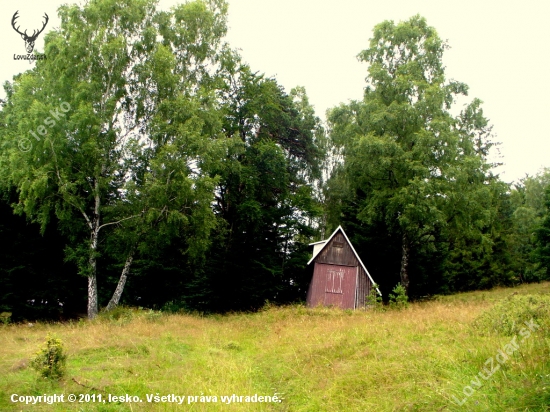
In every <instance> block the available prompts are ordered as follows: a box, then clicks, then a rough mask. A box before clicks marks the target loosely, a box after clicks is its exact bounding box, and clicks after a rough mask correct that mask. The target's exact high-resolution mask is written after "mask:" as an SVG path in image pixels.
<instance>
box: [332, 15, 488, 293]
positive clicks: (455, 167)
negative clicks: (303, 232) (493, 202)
mask: <svg viewBox="0 0 550 412" xmlns="http://www.w3.org/2000/svg"><path fill="white" fill-rule="evenodd" d="M446 47H447V46H446V44H445V42H443V41H442V40H441V39H440V38H439V36H438V35H437V32H436V30H435V29H434V28H432V27H430V26H428V24H427V23H426V20H425V19H424V18H422V17H420V16H414V17H412V18H411V19H409V20H408V21H405V22H401V23H399V24H395V23H394V22H392V21H385V22H383V23H381V24H379V25H377V26H376V27H375V28H374V33H373V37H372V38H371V40H370V44H369V48H367V49H366V50H364V51H362V52H361V53H360V54H359V59H360V60H361V61H363V62H366V63H368V65H369V66H368V76H367V79H366V80H367V87H366V89H365V93H364V98H363V100H362V101H354V102H350V103H349V104H347V105H341V106H339V107H336V108H334V109H332V110H331V112H330V114H329V125H330V129H331V130H330V133H331V139H332V141H333V142H334V144H335V145H336V146H337V147H340V148H342V153H343V156H344V162H343V167H342V168H341V169H340V173H339V174H337V176H334V177H333V183H332V186H333V187H334V186H340V187H342V186H343V185H346V186H347V187H348V192H347V193H348V195H347V196H349V197H348V198H347V199H342V204H344V203H348V205H346V206H345V207H347V208H348V211H349V210H350V209H353V210H354V213H355V217H356V218H357V219H358V220H359V221H360V222H363V224H366V225H367V226H370V227H380V225H383V226H384V227H385V231H386V232H387V233H389V234H390V235H391V237H392V239H399V243H400V249H401V251H400V256H401V262H400V281H401V284H402V285H403V286H404V287H405V288H406V289H407V291H408V290H409V286H410V278H409V271H410V259H411V253H412V251H413V250H414V249H416V250H419V249H420V248H422V247H424V246H425V245H427V244H429V243H433V242H434V241H435V239H436V238H437V237H439V235H440V234H441V233H442V232H445V236H446V238H447V240H448V239H449V236H451V233H454V234H457V233H458V232H459V231H464V232H465V231H468V232H476V233H477V234H479V235H480V236H482V234H481V232H480V230H481V229H482V228H483V227H484V225H486V224H487V223H488V222H489V220H490V216H489V215H488V214H489V213H490V210H489V209H488V208H486V206H487V205H488V204H490V203H487V202H489V201H490V196H491V193H490V191H489V190H488V188H487V185H486V183H488V182H489V181H490V179H491V174H490V168H491V166H492V165H491V164H490V163H489V162H488V160H487V157H488V153H489V149H490V147H491V145H492V143H491V142H490V138H491V128H490V126H489V125H488V121H487V119H486V118H485V117H484V116H483V111H482V109H481V102H480V101H479V100H477V99H474V100H473V101H472V102H471V103H470V104H469V105H467V106H466V107H465V108H464V109H463V111H462V112H461V114H460V115H459V116H453V115H452V114H451V112H450V109H451V107H452V105H453V103H454V102H455V100H456V97H457V96H459V95H466V94H467V91H468V87H467V86H466V85H465V84H464V83H460V82H457V81H447V80H446V77H445V70H444V66H443V62H442V56H443V52H444V50H445V48H446ZM337 218H338V213H336V219H337ZM333 219H334V217H333Z"/></svg>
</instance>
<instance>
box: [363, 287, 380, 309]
mask: <svg viewBox="0 0 550 412" xmlns="http://www.w3.org/2000/svg"><path fill="white" fill-rule="evenodd" d="M377 288H378V285H377V284H376V283H374V284H373V285H372V287H371V290H370V293H369V294H368V295H367V296H366V297H365V304H366V305H367V309H371V310H375V311H380V310H382V309H383V307H384V305H383V302H382V296H380V294H379V293H378V291H377V290H376V289H377Z"/></svg>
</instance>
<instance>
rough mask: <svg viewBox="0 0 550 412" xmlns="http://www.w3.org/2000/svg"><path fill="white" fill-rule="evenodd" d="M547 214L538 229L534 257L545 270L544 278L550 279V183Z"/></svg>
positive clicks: (547, 189)
mask: <svg viewBox="0 0 550 412" xmlns="http://www.w3.org/2000/svg"><path fill="white" fill-rule="evenodd" d="M545 206H546V207H545V208H546V214H545V216H544V218H543V220H542V223H541V225H540V227H539V228H537V229H536V233H535V236H536V245H537V248H536V249H535V251H534V257H535V260H536V262H537V263H538V264H539V265H540V267H541V269H542V270H543V271H544V272H545V276H544V279H546V280H548V279H550V185H548V186H547V187H546V190H545Z"/></svg>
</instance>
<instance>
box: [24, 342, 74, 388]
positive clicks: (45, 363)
mask: <svg viewBox="0 0 550 412" xmlns="http://www.w3.org/2000/svg"><path fill="white" fill-rule="evenodd" d="M66 361H67V355H66V354H65V350H64V348H63V342H61V339H58V338H56V337H53V336H50V335H49V334H48V336H47V337H46V341H45V342H44V346H43V347H42V348H41V349H40V350H39V351H38V352H36V355H35V357H34V358H33V359H32V361H31V366H32V367H33V368H34V369H36V370H37V371H38V373H40V375H42V376H43V377H44V378H47V379H61V378H63V377H64V376H65V365H66Z"/></svg>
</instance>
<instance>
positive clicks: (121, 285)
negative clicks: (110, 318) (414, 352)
mask: <svg viewBox="0 0 550 412" xmlns="http://www.w3.org/2000/svg"><path fill="white" fill-rule="evenodd" d="M134 251H135V248H132V250H131V251H130V253H129V254H128V257H127V258H126V263H125V264H124V268H123V269H122V273H121V274H120V279H119V280H118V285H117V286H116V289H115V292H114V293H113V297H112V298H111V300H110V301H109V304H108V305H107V308H106V309H105V310H106V311H109V310H113V309H114V308H116V307H117V306H118V302H119V301H120V297H121V296H122V292H123V291H124V285H126V279H127V278H128V273H129V272H130V267H131V266H132V261H133V260H134Z"/></svg>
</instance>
